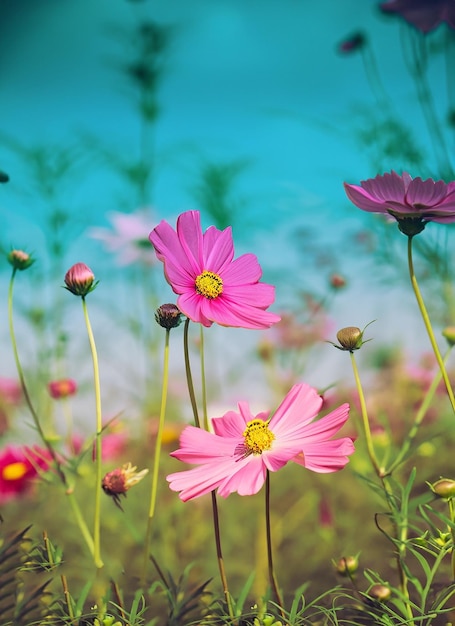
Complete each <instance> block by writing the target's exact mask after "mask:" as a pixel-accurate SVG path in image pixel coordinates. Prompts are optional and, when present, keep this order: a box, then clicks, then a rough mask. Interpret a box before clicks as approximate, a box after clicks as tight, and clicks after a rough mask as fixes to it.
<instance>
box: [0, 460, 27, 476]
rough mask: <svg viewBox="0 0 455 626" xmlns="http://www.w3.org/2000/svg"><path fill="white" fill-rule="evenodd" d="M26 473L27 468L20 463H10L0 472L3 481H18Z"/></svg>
mask: <svg viewBox="0 0 455 626" xmlns="http://www.w3.org/2000/svg"><path fill="white" fill-rule="evenodd" d="M26 473H27V466H26V465H25V463H22V461H17V462H16V463H10V464H9V465H6V466H5V467H4V468H3V470H2V477H3V479H4V480H20V479H21V478H23V477H24V476H25V474H26Z"/></svg>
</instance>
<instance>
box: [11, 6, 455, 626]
mask: <svg viewBox="0 0 455 626" xmlns="http://www.w3.org/2000/svg"><path fill="white" fill-rule="evenodd" d="M353 1H354V0H353ZM127 4H129V5H131V6H130V8H131V15H132V18H131V19H132V21H131V23H128V25H127V26H125V29H124V30H123V31H121V32H122V36H124V38H126V39H125V40H126V41H127V42H128V46H126V49H125V51H124V56H123V57H122V62H121V63H120V64H119V67H118V68H117V69H119V70H120V73H121V75H122V79H123V81H124V82H123V85H124V86H126V85H128V88H129V92H128V94H129V95H128V97H129V98H130V100H131V103H132V105H133V107H132V108H133V111H134V119H135V121H136V122H137V125H138V127H139V129H140V132H139V135H140V137H139V141H138V145H139V150H138V152H136V153H135V155H134V156H133V155H132V154H130V153H129V152H128V151H125V152H124V153H121V152H119V151H117V150H112V149H111V148H109V147H107V145H106V144H104V143H103V139H102V138H99V137H95V136H93V135H90V134H89V133H83V134H81V137H80V142H79V143H78V146H77V149H74V148H71V149H70V148H67V147H64V146H63V147H62V146H60V145H58V146H56V145H52V146H50V144H43V145H40V146H35V145H32V143H30V144H28V143H26V142H22V141H19V140H18V139H17V138H16V137H15V136H14V133H13V132H8V133H6V132H3V131H1V132H0V144H1V150H2V151H1V152H0V158H1V159H2V161H0V201H1V203H2V204H1V206H2V207H5V224H6V225H7V226H8V228H7V230H5V233H7V234H8V237H10V238H11V239H12V233H14V241H7V240H6V239H5V237H2V239H1V240H0V244H1V248H2V252H3V257H2V258H3V271H2V273H1V274H0V289H1V290H2V293H3V297H2V300H1V301H2V302H3V306H2V311H3V315H2V316H0V319H1V320H2V329H1V330H0V333H1V337H2V354H3V355H4V358H3V360H2V362H1V368H0V626H33V625H43V626H51V625H68V626H88V625H93V626H190V625H195V626H196V625H201V626H202V625H206V626H209V625H213V626H215V625H222V624H226V625H228V624H230V625H236V626H247V625H249V626H299V625H301V626H304V625H315V626H336V625H342V624H343V625H353V626H357V625H358V626H360V625H364V624H365V625H369V624H373V625H374V624H382V625H384V626H394V625H397V626H398V625H403V626H404V625H408V626H420V625H423V626H430V625H432V624H434V625H435V626H439V625H440V626H449V625H451V624H455V463H454V458H453V457H454V455H453V447H454V445H455V394H454V381H455V365H454V361H453V355H452V354H451V352H452V349H453V346H454V345H455V317H454V316H455V292H454V288H453V267H454V264H455V258H454V255H453V253H452V247H453V246H452V244H453V228H454V226H453V224H454V223H455V165H454V158H453V154H452V151H453V145H452V144H453V136H452V134H453V129H454V112H455V102H452V100H451V97H452V96H453V95H455V94H452V91H453V76H452V73H451V68H452V66H453V51H454V50H455V39H454V37H455V35H454V33H455V4H454V3H453V1H452V0H388V1H387V2H381V3H377V2H372V3H371V4H372V9H374V11H375V14H374V15H375V16H376V18H377V19H378V21H380V20H384V21H383V22H381V24H382V25H383V26H384V25H385V26H389V25H390V27H392V25H394V26H397V25H398V26H399V34H400V37H401V44H402V51H403V57H404V59H405V68H406V73H405V74H403V76H406V79H407V80H409V85H410V86H411V87H412V94H413V98H412V100H411V101H410V104H409V103H407V105H406V106H408V107H409V109H410V110H411V109H412V112H411V113H409V117H408V116H407V112H406V107H404V110H401V109H400V108H399V107H398V106H397V102H395V101H394V98H393V94H389V93H388V92H387V89H386V88H385V87H384V85H383V83H382V81H381V78H380V65H379V63H378V62H377V60H376V58H375V55H374V45H373V43H372V42H374V32H372V33H367V32H364V31H362V30H359V31H353V32H351V34H349V35H348V36H346V37H345V38H344V39H342V36H343V33H340V38H339V41H338V42H336V43H337V45H336V51H337V54H339V55H340V57H341V58H342V59H343V61H344V62H346V63H349V62H350V61H352V60H353V58H357V57H361V60H362V64H363V67H364V70H365V72H366V76H367V78H368V83H369V84H370V87H371V91H372V96H373V104H370V106H369V107H368V106H365V107H363V108H361V109H360V108H357V115H356V124H357V126H356V130H355V134H356V135H357V140H358V144H359V148H358V149H359V151H360V152H361V155H362V159H363V164H364V166H363V170H362V171H359V172H357V173H355V172H354V173H352V174H351V175H350V176H349V177H347V176H346V177H340V178H338V177H337V176H335V177H334V178H336V181H335V183H336V185H337V186H338V188H339V192H340V199H339V202H340V206H344V208H343V209H340V211H338V207H336V208H335V209H333V214H332V218H331V221H330V220H329V223H330V225H331V227H330V229H329V231H330V232H323V233H322V234H323V237H321V238H319V236H316V235H314V230H311V229H310V230H308V231H305V230H304V229H302V228H301V224H302V222H301V221H299V220H297V217H296V216H295V215H294V216H293V217H294V218H295V221H294V222H293V221H292V219H291V220H290V224H289V230H288V231H284V232H287V233H288V235H287V236H286V237H285V238H284V245H283V237H282V232H283V231H281V230H280V220H281V214H280V211H279V210H274V211H273V215H271V214H269V215H266V214H265V211H264V215H263V216H262V222H263V224H262V233H263V234H264V233H265V239H266V244H265V245H264V244H263V242H264V239H262V240H261V238H257V237H256V236H255V235H256V234H257V233H256V229H255V225H254V224H255V222H254V220H251V219H250V217H251V216H249V215H248V211H247V209H246V208H245V207H244V206H243V205H242V202H241V200H240V198H239V196H238V195H237V184H238V178H239V176H240V175H241V176H244V175H246V173H247V169H248V168H247V167H246V165H245V163H244V162H243V160H242V159H235V160H232V159H231V160H227V161H210V160H203V161H202V162H201V163H202V165H201V166H200V172H199V174H198V178H197V184H196V185H195V187H194V189H193V201H192V203H191V205H192V206H186V207H185V208H184V209H181V208H180V207H173V208H172V210H170V211H169V210H166V211H162V210H160V207H159V203H157V204H155V201H154V192H155V188H156V186H159V183H158V181H159V174H160V171H159V167H158V166H157V164H158V162H159V157H158V153H157V151H156V150H155V144H154V137H155V135H156V134H157V133H158V131H159V128H160V116H161V114H162V102H161V91H160V89H161V83H162V81H163V80H164V78H165V74H166V63H165V59H166V54H167V53H168V52H169V50H170V48H171V42H172V37H177V36H178V35H176V34H175V33H173V31H172V29H171V28H170V27H169V25H167V24H164V23H161V22H160V21H159V20H158V21H156V20H155V15H154V12H153V8H152V7H151V5H149V4H148V3H147V2H146V1H144V2H137V1H136V2H129V3H127ZM225 18H226V15H225ZM226 19H227V18H226ZM222 23H223V25H224V22H222ZM227 23H228V22H226V24H227ZM231 26H232V23H231ZM223 27H224V26H223ZM226 28H227V27H226ZM394 32H396V31H394ZM128 55H129V56H128ZM350 57H352V58H350ZM443 64H445V66H444V67H445V68H446V71H445V72H442V71H441V65H443ZM442 75H444V80H445V82H444V85H443V90H445V93H446V96H445V99H444V100H443V99H442V98H441V85H440V82H441V81H436V82H437V85H436V87H435V80H434V77H435V76H436V77H437V78H438V79H439V78H440V76H442ZM398 104H399V103H398ZM415 115H419V116H420V122H419V124H420V125H416V126H415V127H414V128H412V129H411V128H410V127H409V124H408V122H409V120H410V119H411V118H412V116H415ZM326 126H327V127H328V123H327V124H326ZM137 154H139V156H137ZM88 155H91V157H90V158H91V159H92V161H91V163H92V164H93V163H96V164H97V165H96V167H95V169H96V170H97V171H98V168H99V172H100V177H101V176H102V174H101V171H102V168H103V167H105V168H107V170H108V171H109V175H108V176H106V172H104V174H103V176H106V178H103V188H104V186H106V193H108V189H109V184H110V183H109V181H111V184H112V187H113V188H117V187H116V185H120V187H121V188H122V189H123V192H122V193H123V195H122V194H120V196H121V197H119V199H118V201H117V203H116V204H115V205H114V208H113V209H112V210H110V211H108V212H107V213H105V214H104V213H103V215H100V211H98V212H97V211H96V210H95V209H93V211H92V212H91V214H90V216H89V217H88V219H87V220H85V222H84V224H82V219H81V214H79V213H78V212H77V211H72V210H69V209H68V208H66V204H65V202H66V200H67V198H70V197H72V194H75V193H76V191H77V186H78V181H79V178H78V176H79V175H78V174H77V173H76V171H75V169H74V167H75V165H76V166H77V167H79V165H80V164H81V162H83V161H84V159H85V160H88V159H89V156H88ZM163 160H165V159H163ZM171 161H172V160H171ZM10 164H13V165H14V167H13V168H12V169H11V167H10ZM332 182H333V181H332ZM25 188H27V190H28V192H29V194H28V200H27V202H31V203H32V206H34V205H33V202H36V206H37V207H38V206H39V207H40V208H41V209H42V210H41V211H40V212H37V214H36V215H33V217H32V219H31V220H30V221H29V223H32V222H33V223H34V224H35V225H37V227H38V229H39V231H40V233H41V235H40V237H37V238H36V243H37V245H36V247H34V246H31V245H30V243H29V240H28V239H27V236H26V235H27V232H28V231H27V229H26V228H25V229H24V228H22V227H19V228H17V227H16V226H15V224H16V222H21V220H22V221H23V219H24V216H23V215H21V214H20V212H19V213H17V214H16V213H15V210H14V209H13V208H12V207H14V206H17V205H16V204H15V203H17V202H18V200H17V197H19V198H20V197H21V195H20V193H19V192H20V191H21V190H22V191H23V190H24V189H25ZM2 195H3V198H2ZM14 198H16V199H15V200H14ZM21 201H22V200H20V201H19V203H20V202H21ZM9 203H11V208H10V204H9ZM188 204H189V203H188ZM310 204H311V203H310ZM310 204H309V205H308V206H307V208H309V209H310V215H309V216H308V215H307V214H306V215H305V216H304V217H305V220H306V222H305V220H304V222H303V223H306V224H307V223H308V222H311V225H312V226H314V224H313V222H314V221H315V220H317V219H318V215H317V211H313V210H311V206H310ZM152 205H153V208H152ZM239 207H240V208H239ZM169 214H172V217H171V218H170V217H169ZM286 215H287V217H289V212H287V213H286ZM300 217H301V216H299V218H300ZM308 217H309V218H310V219H308ZM101 218H103V219H101ZM259 222H260V220H257V230H259V229H260V224H259ZM343 222H346V223H348V224H349V227H348V231H349V234H346V232H347V231H345V226H344V225H343ZM264 225H265V231H264ZM349 229H350V230H349ZM321 230H324V229H321ZM30 232H32V235H30V236H31V237H32V239H33V240H35V239H34V238H35V235H34V234H33V232H34V231H30ZM18 233H19V234H22V235H23V238H22V239H21V237H20V236H18ZM289 233H292V237H291V235H290V234H289ZM324 237H325V239H324ZM261 241H262V245H261ZM43 242H44V243H43ZM70 242H72V243H74V242H76V243H77V242H80V245H79V246H76V247H77V254H78V256H77V258H71V260H68V259H69V256H68V248H69V247H70ZM87 242H89V244H88V245H86V244H87ZM42 243H43V245H41V244H42ZM294 247H297V250H293V248H294ZM80 251H82V252H83V254H81V255H80V256H79V252H80ZM71 254H73V252H72V253H71ZM345 257H346V258H345ZM347 257H349V262H348V259H347ZM296 259H297V260H296ZM283 262H284V266H285V270H283V269H282V268H283ZM359 277H361V282H357V283H356V281H358V280H359ZM352 283H354V284H357V288H356V289H355V290H354V289H353V288H352V287H351V284H352ZM359 285H360V286H361V287H360V288H359ZM289 292H291V295H292V297H291V298H287V296H288V295H289ZM370 300H371V301H374V302H375V303H376V304H375V306H376V312H377V314H375V315H374V316H372V317H371V318H369V319H366V320H365V319H363V318H364V315H365V310H367V309H366V308H365V304H366V303H368V302H369V301H370ZM347 302H348V303H349V307H348V309H347V308H346V303H347ZM346 310H348V315H349V320H350V321H349V322H348V323H346V321H345V320H346V317H345V316H346ZM388 320H392V321H393V324H392V323H390V322H389V321H388ZM389 326H390V327H389ZM400 329H402V330H400ZM400 333H401V334H402V336H403V337H405V336H410V337H411V339H412V345H411V348H412V349H410V348H409V346H408V345H406V344H405V342H404V341H402V340H401V335H400ZM315 373H317V375H316V374H315ZM316 379H317V382H315V381H316Z"/></svg>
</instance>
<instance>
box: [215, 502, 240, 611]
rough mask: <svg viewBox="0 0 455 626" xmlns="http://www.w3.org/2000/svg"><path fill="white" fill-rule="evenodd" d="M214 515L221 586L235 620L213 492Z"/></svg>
mask: <svg viewBox="0 0 455 626" xmlns="http://www.w3.org/2000/svg"><path fill="white" fill-rule="evenodd" d="M210 495H211V496H212V515H213V530H214V532H215V545H216V557H217V561H218V569H219V572H220V579H221V585H222V587H223V593H224V598H225V600H226V604H227V609H228V613H229V617H230V618H232V619H233V618H234V611H233V609H232V602H231V594H230V593H229V587H228V582H227V578H226V570H225V569H224V560H223V552H222V550H221V533H220V520H219V516H218V504H217V501H216V493H215V491H212V492H211V494H210Z"/></svg>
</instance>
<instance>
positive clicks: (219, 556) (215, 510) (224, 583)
mask: <svg viewBox="0 0 455 626" xmlns="http://www.w3.org/2000/svg"><path fill="white" fill-rule="evenodd" d="M189 322H190V320H189V318H187V319H186V321H185V327H184V331H183V345H184V352H185V369H186V380H187V384H188V391H189V394H190V398H191V406H192V408H193V416H194V423H195V424H196V426H197V427H198V428H201V424H200V420H199V414H198V409H197V403H196V396H195V393H194V386H193V376H192V374H191V367H190V359H189V350H188V326H189ZM202 347H203V345H202V346H201V355H202ZM203 387H204V389H205V383H203ZM211 496H212V514H213V529H214V532H215V545H216V555H217V560H218V569H219V572H220V579H221V585H222V587H223V593H224V597H225V599H226V604H227V608H228V612H229V617H231V618H232V619H234V611H233V609H232V602H231V596H230V593H229V588H228V583H227V578H226V571H225V569H224V560H223V553H222V550H221V534H220V521H219V516H218V505H217V502H216V493H215V491H212V492H211Z"/></svg>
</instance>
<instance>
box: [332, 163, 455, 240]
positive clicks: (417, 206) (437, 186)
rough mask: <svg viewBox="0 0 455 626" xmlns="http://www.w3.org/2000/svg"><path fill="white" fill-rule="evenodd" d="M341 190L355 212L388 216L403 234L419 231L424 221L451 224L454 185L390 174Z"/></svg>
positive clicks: (404, 174) (407, 175)
mask: <svg viewBox="0 0 455 626" xmlns="http://www.w3.org/2000/svg"><path fill="white" fill-rule="evenodd" d="M344 188H345V190H346V194H347V196H348V198H349V200H351V202H352V203H353V204H355V205H356V206H357V207H358V208H359V209H362V210H363V211H369V212H372V213H385V214H388V215H391V216H392V217H394V218H395V219H396V220H397V221H398V225H399V228H400V230H401V231H402V232H403V233H405V234H406V235H415V234H417V233H419V232H421V231H422V230H423V229H424V228H425V224H426V223H427V222H439V223H441V224H447V223H449V222H455V182H451V183H448V184H446V183H445V182H444V181H442V180H438V181H436V182H435V181H434V180H433V179H432V178H428V179H427V180H422V179H421V178H420V177H417V178H411V176H410V175H409V174H408V173H407V172H403V174H402V175H401V176H399V174H397V173H396V172H394V171H392V172H390V173H387V174H384V175H382V176H381V175H379V174H378V176H376V178H370V179H368V180H362V181H361V183H360V186H359V185H348V184H347V183H344Z"/></svg>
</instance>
